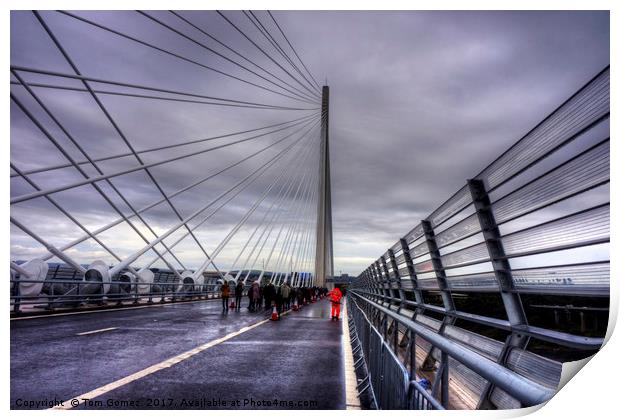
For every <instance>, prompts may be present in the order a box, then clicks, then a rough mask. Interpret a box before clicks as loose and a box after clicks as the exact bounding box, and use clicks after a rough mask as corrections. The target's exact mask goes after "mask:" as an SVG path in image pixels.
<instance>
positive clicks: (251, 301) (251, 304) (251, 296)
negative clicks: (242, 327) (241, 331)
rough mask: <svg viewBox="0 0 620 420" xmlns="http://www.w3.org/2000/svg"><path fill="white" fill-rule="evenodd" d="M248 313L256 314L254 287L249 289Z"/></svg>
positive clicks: (251, 286)
mask: <svg viewBox="0 0 620 420" xmlns="http://www.w3.org/2000/svg"><path fill="white" fill-rule="evenodd" d="M257 293H258V292H257ZM248 311H250V312H254V285H250V287H249V288H248Z"/></svg>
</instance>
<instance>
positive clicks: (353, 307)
mask: <svg viewBox="0 0 620 420" xmlns="http://www.w3.org/2000/svg"><path fill="white" fill-rule="evenodd" d="M347 311H348V314H349V318H350V323H349V328H350V330H351V340H352V344H353V349H354V360H355V357H356V356H357V360H355V367H356V368H359V367H360V366H361V365H362V363H363V364H364V366H365V368H366V369H365V371H366V372H365V373H366V377H365V378H364V379H363V380H362V381H361V382H360V384H358V390H359V392H360V393H362V392H364V391H365V390H366V389H368V388H369V389H370V391H371V392H370V394H371V396H372V400H373V404H374V406H375V407H376V408H379V409H383V410H386V409H388V410H389V409H395V410H399V409H400V410H403V409H414V410H442V409H443V407H442V405H441V404H440V403H439V402H438V401H437V400H436V399H435V398H434V397H433V396H431V395H430V394H429V393H428V391H427V390H426V389H424V388H423V387H422V386H421V385H420V384H418V383H417V382H416V381H415V380H411V379H410V376H409V372H408V371H407V369H406V368H405V366H404V365H403V364H402V363H401V362H400V360H399V359H398V357H397V356H396V355H395V354H394V352H393V351H392V350H391V349H390V347H389V345H388V344H387V343H386V342H385V341H384V339H383V337H382V336H381V334H380V333H379V331H378V330H377V328H375V327H374V326H373V325H372V323H371V322H370V321H369V320H368V318H367V317H366V315H365V314H364V312H363V311H362V310H361V309H360V308H359V307H358V306H357V303H356V301H355V300H351V299H349V300H348V305H347ZM360 362H361V363H360Z"/></svg>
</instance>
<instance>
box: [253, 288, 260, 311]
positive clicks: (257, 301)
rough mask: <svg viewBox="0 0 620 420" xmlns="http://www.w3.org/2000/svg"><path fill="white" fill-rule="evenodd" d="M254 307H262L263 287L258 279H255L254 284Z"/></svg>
mask: <svg viewBox="0 0 620 420" xmlns="http://www.w3.org/2000/svg"><path fill="white" fill-rule="evenodd" d="M252 292H253V293H252V309H253V310H254V311H256V310H257V309H258V308H260V300H261V287H260V285H259V284H258V282H257V281H254V284H252Z"/></svg>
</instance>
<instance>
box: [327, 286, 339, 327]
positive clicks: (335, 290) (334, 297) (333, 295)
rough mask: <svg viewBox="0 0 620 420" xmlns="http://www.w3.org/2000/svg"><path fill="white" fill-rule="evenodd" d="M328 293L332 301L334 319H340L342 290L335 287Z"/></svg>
mask: <svg viewBox="0 0 620 420" xmlns="http://www.w3.org/2000/svg"><path fill="white" fill-rule="evenodd" d="M327 295H328V296H329V298H330V299H329V300H330V301H331V303H332V320H336V321H338V319H339V318H340V300H341V299H342V292H341V291H340V289H339V288H338V287H334V288H333V289H332V291H331V292H329V293H328V294H327Z"/></svg>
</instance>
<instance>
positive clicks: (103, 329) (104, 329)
mask: <svg viewBox="0 0 620 420" xmlns="http://www.w3.org/2000/svg"><path fill="white" fill-rule="evenodd" d="M112 330H118V327H110V328H102V329H100V330H93V331H85V332H81V333H77V334H76V335H90V334H97V333H100V332H105V331H112Z"/></svg>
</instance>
